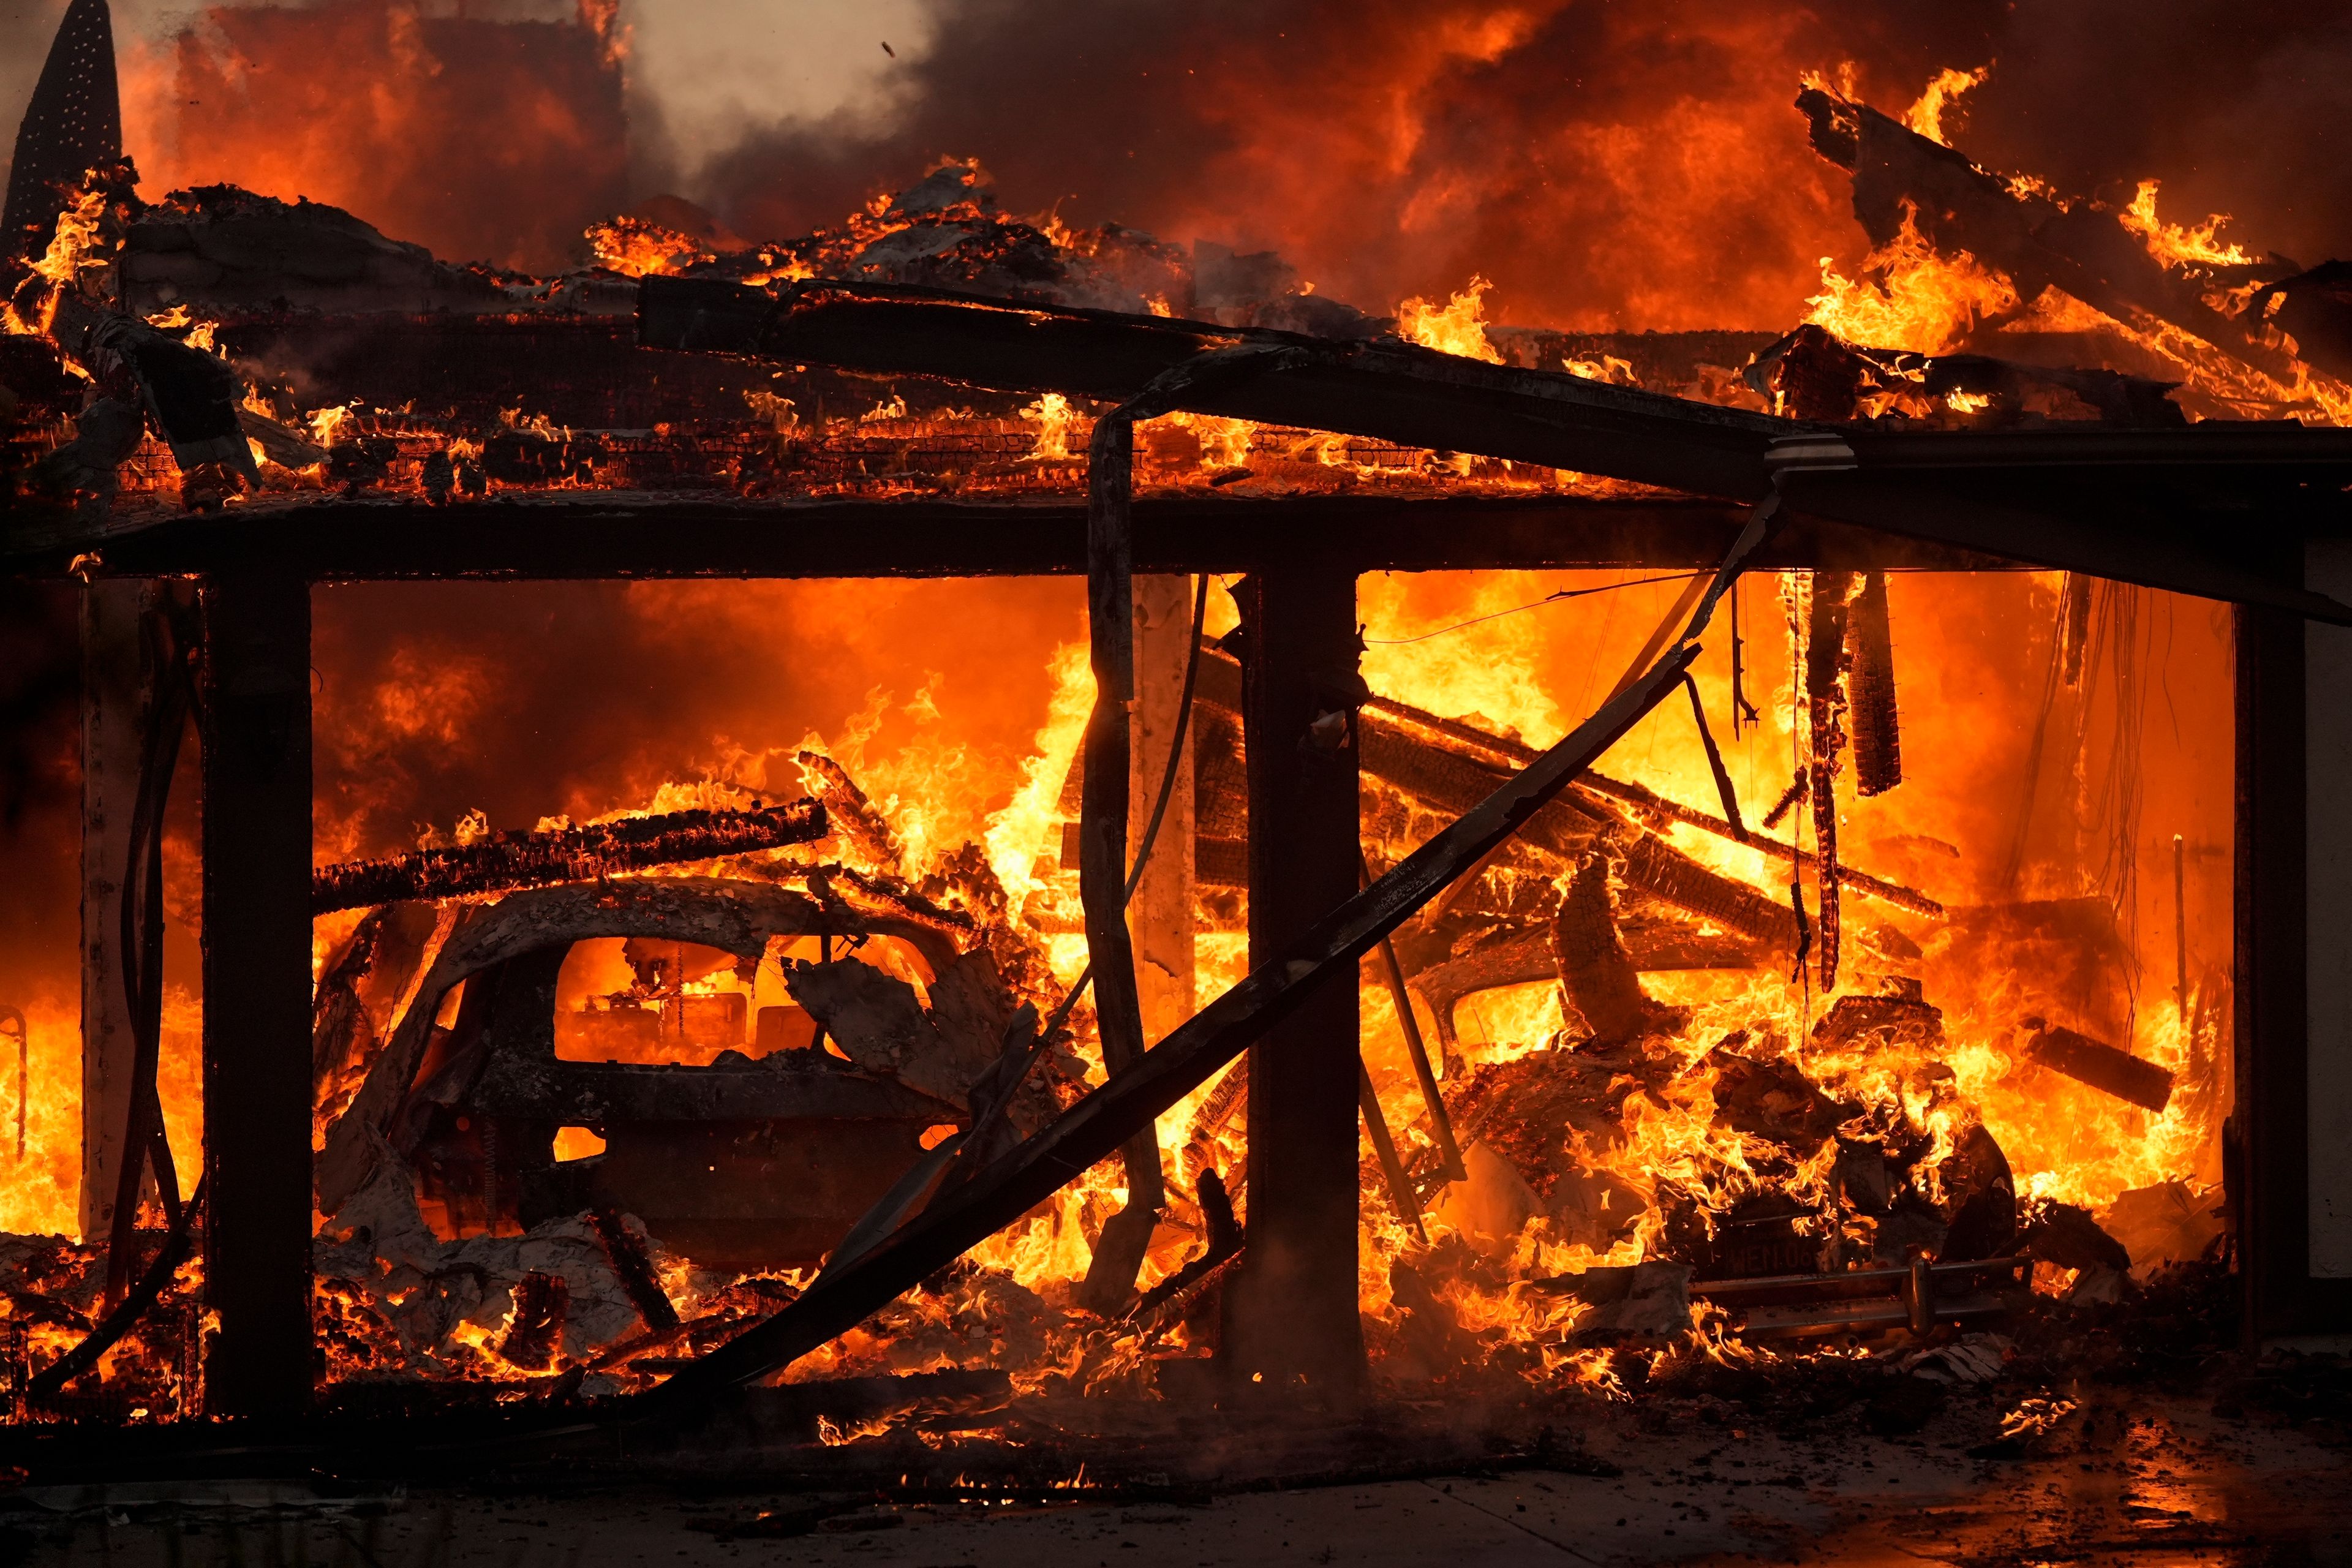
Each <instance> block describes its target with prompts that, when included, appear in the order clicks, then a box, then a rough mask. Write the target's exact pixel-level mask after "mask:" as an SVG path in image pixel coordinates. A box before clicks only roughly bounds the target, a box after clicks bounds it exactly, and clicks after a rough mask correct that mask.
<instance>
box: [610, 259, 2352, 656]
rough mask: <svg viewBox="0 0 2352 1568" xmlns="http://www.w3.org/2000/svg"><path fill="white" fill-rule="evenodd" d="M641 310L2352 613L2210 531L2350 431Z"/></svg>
mask: <svg viewBox="0 0 2352 1568" xmlns="http://www.w3.org/2000/svg"><path fill="white" fill-rule="evenodd" d="M638 298H639V304H638V318H637V321H638V340H639V342H641V343H643V344H644V345H645V346H646V347H648V348H660V349H670V350H682V351H690V352H701V353H729V354H737V355H742V356H746V357H754V358H763V359H769V360H774V361H782V362H788V363H811V362H814V363H824V364H831V365H835V366H839V367H841V368H844V369H849V370H857V371H864V372H869V373H876V374H902V375H924V376H933V377H938V378H940V379H944V380H949V381H956V382H961V383H965V384H971V385H975V386H985V387H991V388H995V389H998V390H1002V391H1008V392H1060V393H1063V394H1065V395H1078V396H1085V397H1091V398H1097V399H1110V400H1123V399H1126V398H1128V397H1131V396H1133V395H1136V394H1137V393H1138V392H1139V390H1141V389H1142V388H1143V387H1144V386H1146V385H1147V384H1150V382H1151V381H1152V380H1153V379H1154V378H1155V377H1157V376H1160V375H1161V374H1166V373H1167V372H1169V371H1170V370H1171V369H1172V368H1174V367H1175V366H1177V365H1179V364H1181V363H1185V362H1188V361H1192V360H1194V359H1197V358H1199V357H1200V356H1202V355H1204V354H1211V353H1220V352H1223V351H1231V350H1234V349H1240V348H1244V347H1256V348H1263V349H1268V350H1274V351H1282V350H1291V351H1296V357H1295V359H1292V360H1290V361H1288V362H1287V363H1283V364H1281V365H1278V366H1276V367H1275V368H1272V369H1269V370H1267V371H1266V372H1265V374H1259V375H1256V376H1254V377H1251V378H1249V379H1247V380H1244V381H1238V382H1234V383H1229V384H1218V385H1213V386H1204V387H1201V388H1196V389H1193V390H1192V392H1190V393H1188V394H1186V395H1181V396H1180V397H1178V398H1176V399H1175V400H1174V405H1175V406H1176V407H1181V408H1182V409H1184V410H1186V411H1189V412H1193V413H1201V414H1213V415H1219V416H1226V417H1232V418H1240V419H1250V420H1256V421H1259V422H1263V423H1267V424H1278V425H1288V426H1302V427H1307V428H1314V429H1321V430H1329V431H1333V432H1336V433H1339V434H1342V435H1350V436H1361V437H1372V438H1377V439H1381V440H1387V441H1394V442H1397V443H1400V444H1402V445H1406V446H1412V447H1426V448H1430V449H1433V450H1438V451H1454V452H1471V453H1476V454H1480V455H1483V456H1486V457H1493V458H1503V459H1506V460H1508V461H1513V462H1524V463H1530V464H1534V465H1538V466H1540V467H1545V468H1564V469H1571V470H1574V471H1577V472H1580V473H1587V474H1597V475H1601V476H1605V477H1607V478H1611V479H1622V480H1627V481H1631V482H1633V483H1637V484H1644V485H1654V486H1661V487H1664V488H1666V489H1676V490H1681V491H1684V492H1685V493H1688V494H1692V495H1701V496H1715V497H1722V498H1726V499H1730V500H1742V501H1754V500H1759V498H1761V497H1762V496H1764V495H1765V494H1766V492H1767V491H1768V489H1777V493H1779V494H1780V495H1781V496H1782V498H1783V500H1784V501H1785V502H1786V504H1787V505H1788V506H1789V507H1790V508H1791V509H1792V510H1797V511H1800V512H1804V513H1808V514H1811V515H1812V516H1815V517H1818V518H1822V519H1826V520H1830V521H1836V522H1845V523H1853V524H1859V525H1861V526H1864V527H1866V528H1871V529H1875V530H1879V531H1885V532H1888V533H1894V534H1898V535H1903V536H1905V537H1907V538H1912V539H1921V540H1928V541H1934V542H1940V543H1943V544H1946V545H1954V546H1958V547H1961V548H1963V549H1967V550H1971V551H1979V552H1986V553H1989V554H1993V555H1998V556H2000V557H2003V558H2006V559H2009V560H2012V561H2018V562H2024V563H2031V564H2034V565H2039V566H2044V567H2054V568H2063V569H2065V570H2069V571H2076V572H2084V573H2089V574H2094V575H2097V576H2104V577H2111V578H2115V579H2116V580H2118V581H2122V582H2128V583H2137V584H2142V585H2144V586H2147V587H2157V588H2166V589H2169V590H2172V591H2174V592H2179V593H2188V594H2194V595H2200V596H2203V597H2209V598H2211V597H2218V598H2227V599H2233V600H2240V601H2242V602H2244V603H2248V604H2257V605H2272V606H2274V607H2277V608H2282V609H2289V610H2293V611H2294V612H2295V613H2296V614H2298V615H2301V616H2307V617H2310V618H2313V619H2316V620H2322V621H2326V622H2329V623H2332V624H2336V625H2352V606H2347V605H2343V604H2341V603H2339V602H2337V601H2336V600H2334V599H2332V598H2329V597H2327V596H2326V595H2320V594H2314V593H2311V592H2308V591H2306V590H2305V589H2304V588H2303V587H2301V585H2300V584H2296V583H2290V582H2287V581H2284V579H2282V578H2280V577H2277V576H2273V575H2271V574H2268V573H2267V572H2265V571H2264V570H2263V569H2262V568H2261V567H2260V566H2259V565H2257V564H2256V562H2257V561H2258V559H2259V558H2258V557H2257V556H2256V555H2255V554H2254V553H2252V548H2251V545H2250V542H2248V541H2246V540H2244V539H2242V537H2240V534H2239V531H2236V530H2231V529H2224V528H2220V527H2217V526H2216V523H2217V521H2220V520H2221V519H2223V518H2226V517H2229V516H2232V515H2235V514H2238V513H2241V512H2242V511H2243V510H2244V509H2245V507H2246V505H2247V504H2248V497H2249V496H2250V495H2252V494H2256V493H2262V492H2267V493H2268V494H2269V495H2271V496H2272V497H2274V498H2276V500H2277V504H2278V505H2279V506H2281V507H2300V508H2302V509H2303V510H2313V509H2327V510H2333V511H2335V512H2338V513H2340V512H2342V511H2343V510H2345V506H2346V503H2345V500H2344V498H2343V496H2342V495H2341V494H2340V493H2339V491H2338V488H2337V487H2340V486H2341V485H2342V484H2343V483H2344V482H2345V481H2346V480H2347V479H2352V431H2345V430H2332V429H2330V430H2305V429H2301V428H2293V427H2288V428H2275V427H2261V428H2255V427H2232V428H2230V429H2222V430H2215V429H2212V428H2210V427H2205V426H2190V427H2189V428H2186V429H2180V430H2168V431H2139V430H2095V431H2084V432H2073V431H2046V432H2042V431H2037V432H2026V433H2016V432H2010V433H1998V434H1984V433H1975V432H1937V433H1934V434H1932V435H1890V434H1885V433H1881V432H1873V431H1864V430H1860V429H1857V428H1853V427H1851V426H1849V427H1846V428H1844V429H1840V430H1832V429H1831V428H1828V427H1825V426H1807V425H1802V424H1799V423H1797V422H1795V421H1792V420H1787V419H1780V418H1776V417H1773V416H1768V415H1760V414H1752V413H1748V412H1747V411H1745V410H1740V409H1732V408H1723V407H1718V406H1717V405H1712V404H1703V403H1696V402H1691V401H1688V400H1685V399H1682V398H1676V397H1670V396H1666V395H1663V394H1658V393H1649V392H1643V391H1639V390H1637V389H1633V388H1630V387H1622V386H1613V385H1609V384H1604V383H1599V382H1591V381H1585V380H1583V379H1581V378H1580V377H1577V376H1573V375H1570V374H1566V373H1564V372H1550V371H1537V370H1522V369H1518V368H1517V367H1513V366H1507V365H1496V364H1488V363H1485V362H1484V361H1480V360H1473V359H1465V358H1463V357H1461V356H1459V355H1454V354H1444V353H1436V352H1435V351H1433V350H1429V349H1424V348H1421V347H1419V346H1418V345H1415V344H1412V343H1406V342H1399V341H1396V340H1393V339H1378V340H1360V341H1334V340H1327V339H1318V338H1312V337H1307V336H1304V335H1302V334H1298V333H1292V332H1280V331H1272V330H1269V329H1265V328H1229V327H1220V326H1215V325H1213V324H1210V323H1206V322H1200V321H1176V320H1171V319H1168V318H1163V317H1157V316H1132V315H1125V314H1122V313H1119V312H1117V311H1108V310H1076V309H1071V308H1067V307H1061V306H1049V305H1041V304H1032V303H1025V302H1017V301H1012V300H998V299H988V298H984V297H981V296H977V295H967V294H959V293H953V292H950V291H948V290H943V289H921V288H915V287H910V286H906V285H895V284H880V283H856V284H850V283H836V282H819V281H810V282H803V283H795V284H790V285H786V286H783V287H782V288H780V289H776V290H775V291H773V292H770V291H769V290H766V289H753V288H748V287H744V286H741V285H738V284H730V283H718V282H712V281H709V280H704V279H676V278H659V277H656V278H648V279H645V280H644V282H643V284H642V285H641V287H640V292H639V297H638ZM2029 475H2030V477H2031V479H2032V484H2031V486H2030V487H2029V486H2028V485H2026V484H2024V483H2022V482H2021V481H2022V480H2023V479H2026V478H2027V477H2028V476H2029ZM2028 495H2030V496H2032V498H2033V499H2032V500H2031V501H2030V502H2029V501H2026V500H2021V499H2020V498H2021V497H2023V496H2028Z"/></svg>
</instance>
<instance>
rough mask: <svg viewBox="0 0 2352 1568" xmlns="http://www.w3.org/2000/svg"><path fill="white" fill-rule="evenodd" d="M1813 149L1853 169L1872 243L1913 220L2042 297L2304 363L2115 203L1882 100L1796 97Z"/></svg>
mask: <svg viewBox="0 0 2352 1568" xmlns="http://www.w3.org/2000/svg"><path fill="white" fill-rule="evenodd" d="M1796 101H1797V108H1798V110H1800V111H1801V113H1802V114H1803V115H1804V116H1805V118H1806V121H1807V122H1808V126H1809V129H1810V132H1811V141H1812V144H1813V150H1814V151H1815V152H1817V153H1820V154H1821V155H1822V157H1824V158H1826V159H1828V160H1829V161H1830V162H1831V163H1835V164H1836V165H1838V166H1839V167H1840V168H1842V169H1844V170H1846V171H1847V172H1848V173H1849V174H1852V175H1853V216H1855V217H1856V218H1857V219H1858V220H1860V222H1861V224H1862V226H1863V228H1864V231H1865V232H1866V233H1868V235H1869V236H1870V240H1871V243H1872V244H1873V245H1882V246H1883V245H1885V244H1887V243H1889V242H1890V241H1892V240H1894V239H1895V237H1897V236H1898V235H1899V234H1900V233H1901V232H1902V229H1903V226H1904V224H1905V223H1906V221H1908V222H1914V223H1916V224H1917V226H1918V227H1919V231H1920V233H1921V234H1922V236H1923V237H1926V238H1927V240H1928V241H1930V242H1931V243H1933V244H1936V245H1937V246H1938V247H1940V248H1942V249H1944V250H1947V251H1956V250H1965V251H1967V252H1968V253H1969V255H1971V256H1974V257H1976V258H1979V260H1981V261H1984V262H1987V263H1990V265H1992V266H1994V267H1997V268H2000V270H2002V271H2004V272H2006V273H2008V274H2009V275H2010V277H2011V279H2014V280H2015V283H2016V286H2017V292H2018V296H2019V298H2021V299H2023V300H2032V298H2034V297H2035V296H2036V295H2038V294H2039V293H2041V292H2042V289H2043V288H2044V287H2045V286H2051V285H2054V286H2055V287H2057V288H2059V289H2064V290H2065V291H2066V292H2067V293H2069V294H2072V295H2073V296H2074V298H2076V299H2077V300H2083V301H2084V303H2086V304H2089V305H2091V306H2093V307H2095V309H2097V310H2101V311H2104V312H2105V313H2106V314H2107V315H2110V316H2113V317H2115V318H2116V319H2117V320H2119V321H2129V320H2130V319H2131V317H2132V316H2133V315H2134V314H2135V313H2145V314H2147V315H2149V316H2154V317H2157V318H2158V319H2159V320H2162V321H2167V322H2168V323H2170V324H2171V325H2173V326H2175V327H2178V328H2179V329H2180V330H2181V331H2185V332H2189V333H2191V334H2193V335H2194V336H2196V337H2199V338H2201V339H2203V340H2204V341H2205V342H2209V343H2210V344H2212V345H2213V346H2214V347H2216V348H2218V349H2221V350H2223V351H2224V352H2226V353H2231V354H2234V355H2235V356H2236V357H2237V358H2239V359H2241V360H2242V361H2244V362H2245V363H2248V364H2251V365H2254V366H2256V367H2257V368H2259V369H2261V370H2263V371H2264V372H2265V373H2267V374H2271V375H2273V376H2277V377H2278V378H2280V379H2281V380H2283V381H2288V382H2292V381H2293V380H2294V368H2293V361H2292V359H2291V358H2290V356H2288V355H2287V354H2286V353H2284V352H2283V351H2281V350H2279V349H2277V348H2274V347H2272V346H2270V345H2268V344H2265V343H2264V342H2263V341H2262V339H2261V336H2260V332H2261V328H2262V325H2263V319H2262V316H2261V314H2260V313H2259V312H2250V313H2248V314H2246V315H2243V316H2241V317H2239V318H2237V319H2235V320H2233V319H2231V317H2228V316H2225V315H2223V314H2222V313H2221V311H2219V310H2215V309H2214V308H2213V307H2212V306H2210V305H2209V304H2207V303H2206V302H2205V300H2204V299H2203V298H2202V296H2201V293H2200V287H2199V285H2198V284H2197V283H2196V282H2194V281H2192V280H2191V279H2188V278H2186V277H2184V276H2182V275H2181V274H2180V273H2179V272H2175V271H2172V270H2170V269H2168V268H2166V267H2165V265H2164V264H2163V263H2162V262H2160V261H2158V260H2157V259H2156V258H2155V257H2153V256H2151V255H2149V254H2148V251H2147V247H2146V246H2145V245H2143V244H2142V243H2141V242H2140V240H2139V237H2137V235H2135V234H2133V233H2132V232H2131V231H2130V230H2129V229H2127V228H2126V227H2125V226H2124V225H2123V223H2122V222H2121V221H2120V220H2119V219H2118V218H2117V217H2116V216H2115V214H2113V213H2112V212H2106V211H2103V210H2101V209H2100V208H2098V207H2096V206H2094V205H2091V204H2089V203H2076V204H2073V205H2061V204H2060V203H2059V202H2057V201H2054V200H2053V199H2052V198H2051V197H2049V196H2047V195H2041V194H2038V193H2026V194H2021V193H2020V192H2018V191H2017V190H2015V189H2014V188H2012V187H2011V185H2010V184H2009V183H2008V182H2007V181H2004V180H2002V179H2000V178H1999V177H1997V176H1995V175H1993V174H1987V173H1986V172H1985V171H1984V170H1982V169H1979V168H1978V167H1977V166H1976V165H1975V164H1974V163H1971V162H1970V161H1969V158H1968V156H1967V154H1965V153H1961V152H1959V151H1958V150H1957V149H1955V148H1953V147H1950V146H1948V145H1947V144H1945V143H1944V142H1938V141H1936V140H1934V139H1932V138H1930V137H1927V136H1922V135H1920V134H1919V133H1918V132H1916V131H1914V130H1912V129H1911V128H1910V127H1909V126H1907V125H1905V124H1903V123H1902V122H1901V121H1896V120H1895V119H1892V118H1891V117H1889V116H1887V115H1885V114H1883V113H1881V112H1879V111H1878V110H1875V109H1873V108H1871V107H1870V106H1869V105H1868V104H1864V103H1854V102H1851V101H1849V100H1845V99H1843V98H1841V97H1839V96H1838V95H1837V94H1835V93H1833V92H1831V91H1829V90H1827V89H1822V88H1818V87H1809V88H1806V89H1803V90H1802V91H1801V92H1799V93H1798V95H1797V100H1796Z"/></svg>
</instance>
